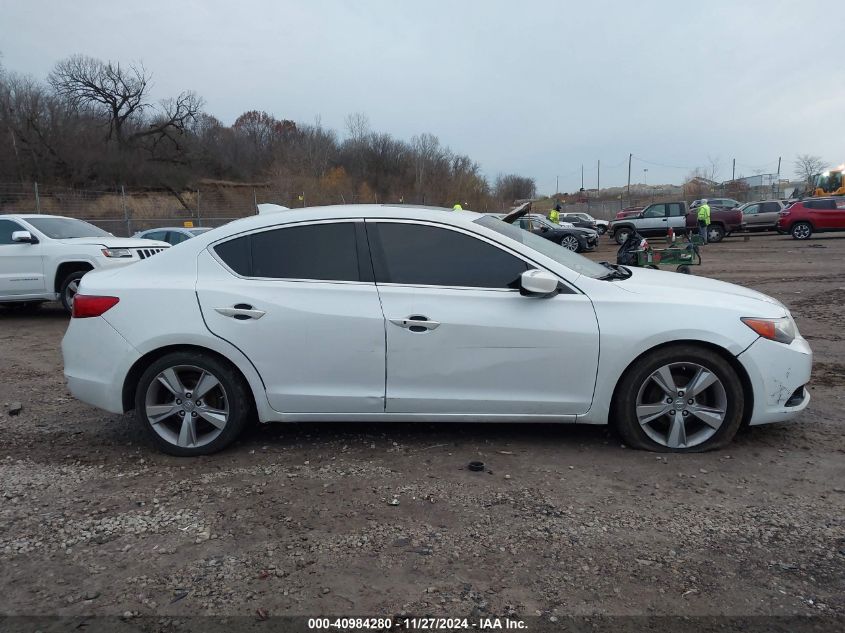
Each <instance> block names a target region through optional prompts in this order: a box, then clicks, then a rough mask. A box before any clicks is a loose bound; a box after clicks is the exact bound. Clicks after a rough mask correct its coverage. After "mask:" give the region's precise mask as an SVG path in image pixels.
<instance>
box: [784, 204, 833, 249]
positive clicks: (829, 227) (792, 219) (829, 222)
mask: <svg viewBox="0 0 845 633" xmlns="http://www.w3.org/2000/svg"><path fill="white" fill-rule="evenodd" d="M777 230H778V233H789V234H790V235H792V237H793V238H794V239H796V240H806V239H807V238H808V237H810V236H811V235H812V234H813V233H822V232H824V231H845V198H839V197H837V198H807V199H806V200H799V201H798V202H796V203H794V204H792V205H791V206H789V207H787V208H786V209H784V210H783V211H781V212H780V217H779V218H778V223H777Z"/></svg>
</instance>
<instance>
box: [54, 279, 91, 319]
mask: <svg viewBox="0 0 845 633" xmlns="http://www.w3.org/2000/svg"><path fill="white" fill-rule="evenodd" d="M86 272H87V271H84V270H78V271H76V272H74V273H71V274H69V275H68V276H67V277H65V280H64V281H63V282H62V287H61V289H60V291H59V296H60V299H61V302H62V306H63V307H64V309H65V310H66V311H67V313H68V314H71V313H72V312H73V299H74V297H76V293H78V292H79V280H80V279H82V278H83V277H84V276H85V273H86Z"/></svg>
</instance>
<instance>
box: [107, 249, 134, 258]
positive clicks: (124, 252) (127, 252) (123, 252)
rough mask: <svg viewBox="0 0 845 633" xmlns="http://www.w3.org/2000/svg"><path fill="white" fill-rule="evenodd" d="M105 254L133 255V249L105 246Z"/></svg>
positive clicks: (113, 255)
mask: <svg viewBox="0 0 845 633" xmlns="http://www.w3.org/2000/svg"><path fill="white" fill-rule="evenodd" d="M103 255H105V256H106V257H132V251H130V250H129V249H128V248H104V249H103Z"/></svg>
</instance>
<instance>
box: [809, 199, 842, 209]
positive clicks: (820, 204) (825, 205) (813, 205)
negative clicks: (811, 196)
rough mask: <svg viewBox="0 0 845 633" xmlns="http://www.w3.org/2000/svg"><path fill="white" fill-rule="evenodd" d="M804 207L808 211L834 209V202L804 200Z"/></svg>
mask: <svg viewBox="0 0 845 633" xmlns="http://www.w3.org/2000/svg"><path fill="white" fill-rule="evenodd" d="M804 206H805V207H807V208H808V209H835V208H836V200H832V199H831V200H805V201H804Z"/></svg>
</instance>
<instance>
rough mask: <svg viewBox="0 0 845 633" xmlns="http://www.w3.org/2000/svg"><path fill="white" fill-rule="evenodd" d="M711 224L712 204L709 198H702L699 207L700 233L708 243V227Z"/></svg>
mask: <svg viewBox="0 0 845 633" xmlns="http://www.w3.org/2000/svg"><path fill="white" fill-rule="evenodd" d="M709 225H710V205H709V204H707V198H704V199H702V201H701V205H700V206H699V207H698V234H699V236H701V241H702V243H703V244H707V227H708V226H709Z"/></svg>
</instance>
